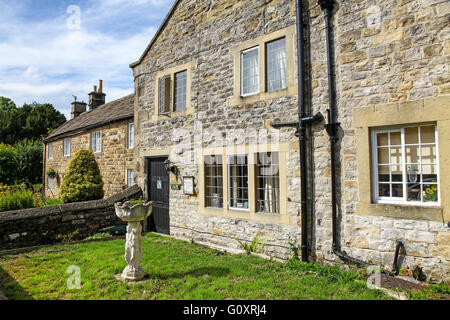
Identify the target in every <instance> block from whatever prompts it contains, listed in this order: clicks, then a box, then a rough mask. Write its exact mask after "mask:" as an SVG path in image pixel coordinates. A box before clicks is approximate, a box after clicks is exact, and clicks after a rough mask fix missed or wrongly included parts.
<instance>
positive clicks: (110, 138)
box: [44, 119, 134, 197]
mask: <svg viewBox="0 0 450 320" xmlns="http://www.w3.org/2000/svg"><path fill="white" fill-rule="evenodd" d="M132 122H133V119H129V120H123V121H119V122H115V123H111V124H109V125H104V126H101V127H98V128H95V129H91V130H88V131H81V132H79V133H76V134H74V135H72V136H70V138H71V150H70V157H64V153H63V150H64V138H62V139H59V140H56V141H53V142H50V143H53V159H48V152H46V161H45V168H44V172H45V173H46V172H47V171H48V170H49V169H54V170H55V171H56V172H57V176H56V177H55V179H54V189H53V190H52V192H50V191H48V190H47V188H45V189H46V190H45V192H46V196H49V197H57V196H58V193H59V188H60V187H61V184H62V180H63V177H64V175H65V172H66V171H67V169H68V167H69V164H70V160H71V159H72V158H73V156H74V155H75V153H77V151H79V150H81V149H88V150H90V149H91V133H92V132H95V131H98V130H101V131H102V151H101V152H99V153H95V154H94V155H95V159H96V160H97V164H98V166H99V169H100V173H101V175H102V178H103V183H104V188H103V189H104V190H105V197H109V196H112V195H113V194H116V193H118V192H121V191H122V190H124V189H125V188H126V187H127V170H128V169H133V167H134V163H133V153H134V150H133V149H128V140H127V139H128V124H129V123H132ZM48 144H49V143H47V144H46V150H48ZM47 179H48V177H47V174H46V181H45V183H46V185H47V183H48V180H47Z"/></svg>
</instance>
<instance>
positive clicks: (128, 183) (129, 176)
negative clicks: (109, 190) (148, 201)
mask: <svg viewBox="0 0 450 320" xmlns="http://www.w3.org/2000/svg"><path fill="white" fill-rule="evenodd" d="M130 172H131V173H132V175H130ZM130 178H132V179H133V184H132V185H130ZM135 184H136V181H135V179H134V169H127V186H128V187H129V188H131V187H132V186H134V185H135Z"/></svg>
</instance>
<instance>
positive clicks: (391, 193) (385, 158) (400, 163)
mask: <svg viewBox="0 0 450 320" xmlns="http://www.w3.org/2000/svg"><path fill="white" fill-rule="evenodd" d="M371 139H372V172H373V179H372V180H373V198H374V201H375V202H379V203H397V204H413V205H439V204H440V196H439V193H440V189H439V164H438V160H437V159H438V149H437V146H438V144H437V139H438V137H437V127H436V125H435V124H422V125H415V126H405V127H396V128H387V129H377V130H372V137H371Z"/></svg>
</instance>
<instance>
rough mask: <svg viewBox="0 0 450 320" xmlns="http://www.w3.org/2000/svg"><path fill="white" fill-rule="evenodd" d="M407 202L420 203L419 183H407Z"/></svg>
mask: <svg viewBox="0 0 450 320" xmlns="http://www.w3.org/2000/svg"><path fill="white" fill-rule="evenodd" d="M408 201H420V183H408Z"/></svg>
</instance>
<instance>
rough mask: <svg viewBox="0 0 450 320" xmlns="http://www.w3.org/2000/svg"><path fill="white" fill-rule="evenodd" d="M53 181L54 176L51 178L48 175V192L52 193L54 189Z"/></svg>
mask: <svg viewBox="0 0 450 320" xmlns="http://www.w3.org/2000/svg"><path fill="white" fill-rule="evenodd" d="M54 179H55V177H54V176H51V175H49V176H47V190H49V191H53V190H54V189H53V188H54V183H53V182H54Z"/></svg>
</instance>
